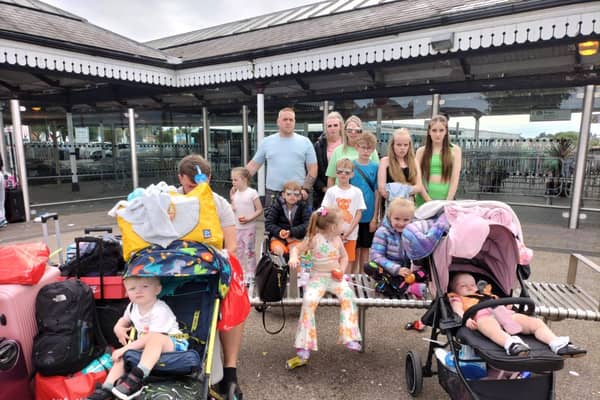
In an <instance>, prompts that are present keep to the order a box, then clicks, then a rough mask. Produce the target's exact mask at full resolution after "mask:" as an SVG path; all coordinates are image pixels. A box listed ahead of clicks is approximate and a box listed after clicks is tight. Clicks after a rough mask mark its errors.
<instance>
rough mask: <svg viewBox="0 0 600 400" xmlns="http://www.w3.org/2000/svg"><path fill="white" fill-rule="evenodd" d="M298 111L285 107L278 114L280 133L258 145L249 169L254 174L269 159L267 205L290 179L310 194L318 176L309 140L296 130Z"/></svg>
mask: <svg viewBox="0 0 600 400" xmlns="http://www.w3.org/2000/svg"><path fill="white" fill-rule="evenodd" d="M295 126H296V113H295V112H294V110H293V109H291V108H288V107H286V108H283V109H281V110H280V111H279V115H278V117H277V127H278V128H279V132H277V133H276V134H275V135H271V136H268V137H266V138H265V139H264V140H263V141H261V142H260V143H259V144H258V148H257V149H256V154H254V157H253V158H252V160H250V162H249V163H248V165H246V168H247V169H248V171H250V174H251V175H254V174H256V171H258V169H259V168H260V167H261V166H262V165H263V164H264V163H265V162H266V163H267V179H266V191H265V207H268V206H269V205H270V204H271V201H272V200H273V198H275V196H278V195H279V193H280V192H281V191H282V190H283V184H284V183H285V182H288V181H294V182H298V184H300V185H301V186H302V197H303V199H304V200H306V199H308V195H309V193H310V190H311V189H312V186H313V184H314V182H315V179H316V177H317V169H318V165H317V155H316V153H315V149H314V147H313V145H312V143H311V142H310V140H309V139H308V138H307V137H305V136H302V135H299V134H297V133H296V132H294V128H295Z"/></svg>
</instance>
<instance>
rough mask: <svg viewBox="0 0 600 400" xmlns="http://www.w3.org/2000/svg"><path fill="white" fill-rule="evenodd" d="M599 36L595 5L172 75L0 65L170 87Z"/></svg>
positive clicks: (83, 59)
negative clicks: (443, 37)
mask: <svg viewBox="0 0 600 400" xmlns="http://www.w3.org/2000/svg"><path fill="white" fill-rule="evenodd" d="M448 32H454V46H453V47H452V48H451V49H450V50H444V51H436V50H434V49H433V48H432V47H431V45H430V42H431V38H432V37H435V36H438V35H440V34H442V33H448ZM599 33H600V2H593V3H587V4H578V5H570V6H564V7H555V8H551V9H545V10H537V11H530V12H526V13H521V14H517V15H512V16H502V17H495V18H487V19H484V20H478V21H471V22H463V23H459V24H452V25H446V26H441V27H435V28H429V29H422V30H419V31H411V32H405V33H402V34H394V35H386V36H381V37H377V38H372V39H368V40H361V41H355V42H352V43H342V44H330V45H329V46H323V47H320V48H317V49H310V50H305V51H298V52H291V53H285V54H279V55H276V56H270V57H258V58H255V59H245V60H238V61H235V62H224V59H223V58H221V62H216V63H214V64H212V65H206V66H199V67H194V68H185V69H179V68H177V67H175V66H173V65H169V64H167V63H166V62H165V63H163V64H162V65H163V66H162V67H159V66H152V65H147V64H144V63H143V62H141V61H139V62H131V61H125V60H118V59H114V58H109V57H101V56H94V55H90V54H85V53H79V52H73V51H68V50H63V49H56V48H49V47H44V46H39V45H34V44H31V43H23V42H20V41H19V42H17V41H12V40H7V39H2V38H0V63H7V64H10V65H18V66H22V67H31V68H39V69H42V70H56V71H61V72H67V73H74V74H82V75H90V76H95V77H101V78H102V77H106V78H110V79H117V80H124V81H131V82H139V83H147V84H154V85H162V86H171V87H189V86H206V85H215V84H222V83H230V82H239V81H246V80H252V79H264V78H270V77H275V76H285V75H292V74H301V73H305V72H319V71H326V70H335V69H344V68H348V67H355V66H361V65H368V64H377V63H385V62H388V61H398V60H402V59H416V58H419V57H427V56H435V55H440V54H441V55H443V54H446V53H448V52H450V53H456V52H459V51H469V50H478V49H484V48H491V47H500V46H510V45H513V44H524V43H535V42H539V41H547V40H558V39H568V38H575V37H577V36H589V35H594V34H599Z"/></svg>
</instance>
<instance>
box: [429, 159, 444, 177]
mask: <svg viewBox="0 0 600 400" xmlns="http://www.w3.org/2000/svg"><path fill="white" fill-rule="evenodd" d="M429 176H442V156H441V155H440V154H432V155H431V164H430V165H429Z"/></svg>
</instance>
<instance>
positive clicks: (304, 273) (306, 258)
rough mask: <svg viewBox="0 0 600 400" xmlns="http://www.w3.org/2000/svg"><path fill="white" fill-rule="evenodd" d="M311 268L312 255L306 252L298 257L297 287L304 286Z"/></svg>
mask: <svg viewBox="0 0 600 400" xmlns="http://www.w3.org/2000/svg"><path fill="white" fill-rule="evenodd" d="M312 266H313V262H312V253H311V252H310V251H307V252H306V253H304V254H302V255H301V256H300V278H299V279H298V287H303V286H306V284H307V283H308V279H309V278H310V271H311V269H312Z"/></svg>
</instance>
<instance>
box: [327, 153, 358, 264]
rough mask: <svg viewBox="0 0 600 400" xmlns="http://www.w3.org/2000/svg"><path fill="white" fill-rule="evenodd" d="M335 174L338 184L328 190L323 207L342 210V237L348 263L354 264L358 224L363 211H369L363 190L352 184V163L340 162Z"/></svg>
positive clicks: (346, 160) (342, 160)
mask: <svg viewBox="0 0 600 400" xmlns="http://www.w3.org/2000/svg"><path fill="white" fill-rule="evenodd" d="M335 174H336V175H337V184H335V185H333V186H332V187H330V188H329V189H327V192H325V197H324V198H323V204H322V205H323V206H324V207H336V208H339V209H340V212H341V214H342V221H343V222H344V226H343V229H342V233H341V236H342V240H343V241H344V247H345V248H346V253H348V262H349V263H353V262H354V260H356V239H357V238H358V222H359V221H360V218H361V216H362V212H363V210H366V209H367V205H366V204H365V199H364V197H363V194H362V192H361V190H360V189H359V188H357V187H356V186H352V185H351V184H350V179H351V178H352V177H353V176H354V163H353V162H352V161H350V160H349V159H347V158H342V159H341V160H339V161H338V162H337V163H336V169H335Z"/></svg>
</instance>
